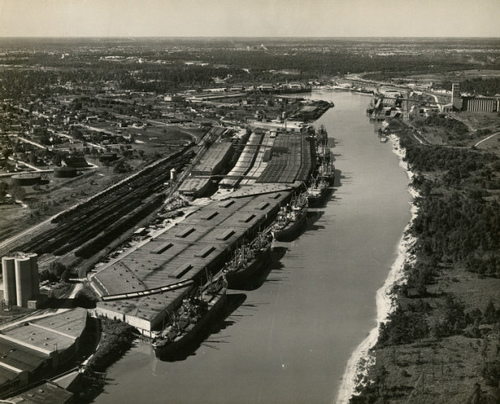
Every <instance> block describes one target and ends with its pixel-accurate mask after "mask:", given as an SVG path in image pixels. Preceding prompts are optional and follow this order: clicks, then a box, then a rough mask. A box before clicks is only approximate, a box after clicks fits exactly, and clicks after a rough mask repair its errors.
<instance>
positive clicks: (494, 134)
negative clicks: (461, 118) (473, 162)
mask: <svg viewBox="0 0 500 404" xmlns="http://www.w3.org/2000/svg"><path fill="white" fill-rule="evenodd" d="M497 135H500V132H497V133H493V135H490V136H488V137H485V138H484V139H483V140H480V141H479V142H477V143H476V144H475V145H474V147H477V146H479V145H480V144H481V143H483V142H486V141H487V140H488V139H491V138H492V137H495V136H497Z"/></svg>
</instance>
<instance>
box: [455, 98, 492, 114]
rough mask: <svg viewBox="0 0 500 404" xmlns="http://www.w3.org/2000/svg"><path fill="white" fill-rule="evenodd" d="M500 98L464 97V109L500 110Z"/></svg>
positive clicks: (476, 110)
mask: <svg viewBox="0 0 500 404" xmlns="http://www.w3.org/2000/svg"><path fill="white" fill-rule="evenodd" d="M499 104H500V98H495V97H462V111H471V112H498V111H499V110H500V108H499V107H500V105H499Z"/></svg>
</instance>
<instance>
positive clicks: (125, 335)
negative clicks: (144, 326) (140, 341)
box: [87, 319, 136, 372]
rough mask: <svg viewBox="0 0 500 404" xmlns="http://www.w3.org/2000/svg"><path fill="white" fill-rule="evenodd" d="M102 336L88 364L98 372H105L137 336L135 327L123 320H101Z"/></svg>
mask: <svg viewBox="0 0 500 404" xmlns="http://www.w3.org/2000/svg"><path fill="white" fill-rule="evenodd" d="M101 325H102V337H101V341H100V342H99V346H98V348H97V351H96V352H95V353H94V355H93V356H92V358H91V359H90V360H89V362H88V364H87V366H88V367H89V368H91V369H92V370H94V371H96V372H104V371H105V370H106V369H107V368H108V367H109V366H110V365H112V364H113V363H114V362H116V361H117V360H118V359H119V358H121V357H122V356H123V355H124V354H125V352H127V351H128V350H129V349H130V348H131V347H132V343H133V342H134V340H135V338H136V334H135V333H134V331H135V328H134V327H132V326H130V325H128V324H126V323H123V322H121V321H113V320H108V319H102V320H101Z"/></svg>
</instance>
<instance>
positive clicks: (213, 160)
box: [179, 142, 233, 198]
mask: <svg viewBox="0 0 500 404" xmlns="http://www.w3.org/2000/svg"><path fill="white" fill-rule="evenodd" d="M232 155H233V147H232V143H230V142H218V143H214V144H212V145H211V146H210V147H209V149H208V150H207V151H206V152H205V154H204V155H203V156H202V158H201V159H200V161H199V162H198V163H197V164H196V165H195V166H194V167H193V169H192V170H191V176H190V177H189V178H188V179H186V180H185V181H184V182H183V183H182V184H181V185H180V186H179V193H180V194H182V195H186V196H192V197H194V198H200V197H203V196H206V195H208V194H209V193H210V192H211V191H214V190H215V188H216V187H215V184H216V183H214V182H213V179H212V176H214V175H217V174H220V173H221V172H223V170H224V168H225V167H226V166H227V164H228V163H229V161H230V160H231V157H232ZM214 181H215V180H214Z"/></svg>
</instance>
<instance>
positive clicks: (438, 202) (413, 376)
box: [351, 118, 500, 403]
mask: <svg viewBox="0 0 500 404" xmlns="http://www.w3.org/2000/svg"><path fill="white" fill-rule="evenodd" d="M436 122H437V125H438V126H439V128H440V130H446V128H449V127H452V130H456V128H453V127H454V126H455V124H454V123H451V122H450V123H448V122H447V121H445V120H443V118H437V119H435V118H433V119H430V120H429V122H428V123H429V124H431V125H432V124H433V123H436ZM422 127H425V126H422ZM458 127H459V128H461V125H458ZM390 130H391V132H392V133H398V135H399V137H400V143H401V146H402V147H404V148H405V149H406V157H405V160H406V161H407V163H408V164H409V167H411V170H412V171H413V172H414V173H416V175H415V177H414V180H413V184H412V185H413V186H414V187H415V188H417V189H418V191H419V193H420V196H419V197H418V198H417V199H416V201H415V203H416V205H417V206H418V209H419V210H418V214H417V217H416V218H415V220H414V222H413V224H412V226H411V228H410V230H409V231H410V233H411V235H412V236H414V237H415V239H416V242H415V244H414V245H413V247H412V250H411V252H412V253H413V254H414V256H415V259H414V261H412V263H411V264H410V263H407V264H406V265H405V268H404V269H405V274H406V282H405V284H403V285H400V286H396V287H395V288H394V292H395V293H396V295H397V298H396V302H397V304H396V308H395V310H394V311H393V312H392V313H391V314H390V315H389V318H388V321H387V322H386V323H385V324H381V326H380V330H379V331H380V333H379V339H378V342H377V345H376V347H375V349H374V354H375V356H376V364H375V365H374V367H373V368H371V369H370V372H369V375H368V377H367V378H366V380H365V382H366V385H365V386H364V387H361V388H360V393H361V394H360V395H359V396H356V397H354V398H353V399H352V400H351V402H352V403H379V402H406V401H408V400H410V401H408V402H467V401H466V400H468V399H470V397H472V396H474V395H475V396H478V395H480V396H482V397H484V398H485V399H486V397H489V399H492V397H498V394H499V391H498V383H499V381H500V366H499V360H498V350H499V349H500V344H499V341H500V300H499V295H498V290H499V288H500V251H499V248H498V247H499V246H500V205H499V198H500V193H499V192H498V189H499V187H498V185H499V184H500V158H499V157H497V156H495V155H493V154H491V153H488V152H486V151H480V150H475V149H467V148H462V147H451V146H436V145H426V144H421V143H419V142H417V140H416V139H415V137H414V136H413V133H412V129H411V128H409V127H407V126H406V125H402V124H401V122H398V121H393V122H391V124H390ZM459 130H463V128H462V129H459ZM436 358H438V359H436ZM410 397H411V398H410ZM412 399H413V400H417V401H412ZM419 400H420V401H419ZM477 402H479V401H477ZM481 402H482V401H481ZM485 402H486V401H485ZM488 402H490V401H488ZM492 402H493V401H492Z"/></svg>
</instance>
